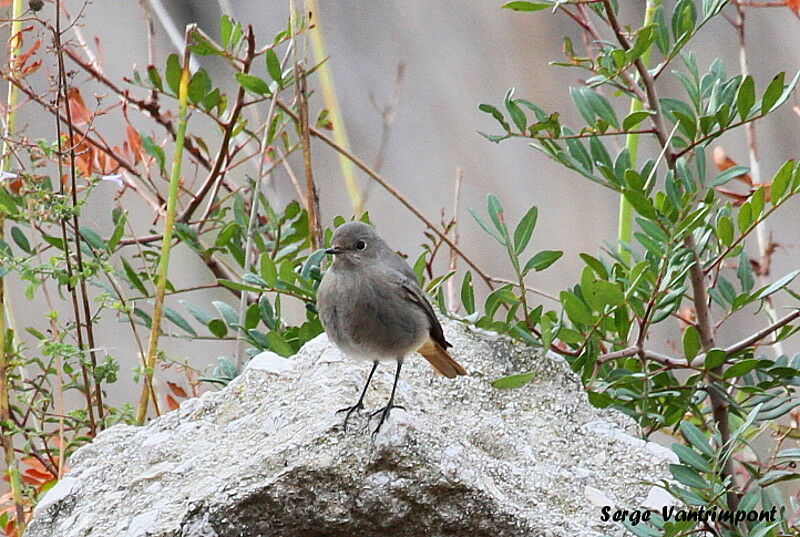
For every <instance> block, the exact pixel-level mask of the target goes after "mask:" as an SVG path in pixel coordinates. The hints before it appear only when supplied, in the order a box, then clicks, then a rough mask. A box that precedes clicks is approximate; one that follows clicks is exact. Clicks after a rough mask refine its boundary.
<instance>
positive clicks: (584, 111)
mask: <svg viewBox="0 0 800 537" xmlns="http://www.w3.org/2000/svg"><path fill="white" fill-rule="evenodd" d="M569 95H570V97H572V102H574V103H575V108H577V109H578V112H580V114H581V116H582V117H583V119H584V120H585V121H586V123H588V124H589V125H594V123H595V115H594V111H593V110H592V106H591V105H590V104H589V103H588V102H587V101H586V95H585V94H584V93H583V92H582V91H581V88H569Z"/></svg>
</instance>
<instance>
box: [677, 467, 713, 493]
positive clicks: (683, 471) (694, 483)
mask: <svg viewBox="0 0 800 537" xmlns="http://www.w3.org/2000/svg"><path fill="white" fill-rule="evenodd" d="M669 471H670V473H672V477H674V478H675V480H676V481H677V482H678V483H681V484H683V485H686V486H687V487H694V488H698V489H704V488H706V487H708V483H706V481H705V479H703V478H702V477H701V476H700V474H698V473H697V472H696V471H695V470H692V469H691V468H689V467H688V466H683V465H680V464H670V465H669Z"/></svg>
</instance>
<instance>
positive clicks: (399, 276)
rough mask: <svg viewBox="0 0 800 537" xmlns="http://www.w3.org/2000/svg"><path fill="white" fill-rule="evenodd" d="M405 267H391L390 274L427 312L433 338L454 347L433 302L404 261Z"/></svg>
mask: <svg viewBox="0 0 800 537" xmlns="http://www.w3.org/2000/svg"><path fill="white" fill-rule="evenodd" d="M403 267H404V268H405V269H406V270H397V268H395V267H393V268H392V269H390V276H391V277H392V279H394V280H395V281H396V283H397V284H398V285H399V286H400V288H401V289H402V292H403V293H404V294H405V296H406V298H408V299H409V300H410V301H411V302H413V303H415V304H416V305H418V306H419V307H420V308H422V310H423V311H424V312H425V315H426V316H427V317H428V320H429V321H430V323H431V329H430V336H431V339H432V340H433V341H435V342H436V343H438V344H439V345H440V346H441V347H442V348H444V349H447V348H448V347H452V346H453V345H452V344H450V343H449V342H448V341H447V340H446V339H445V337H444V331H443V330H442V325H441V323H439V319H438V318H437V317H436V313H435V312H434V311H433V306H431V303H430V302H429V301H428V297H426V296H425V293H424V292H423V291H422V289H420V287H419V285H418V284H417V278H416V276H415V275H414V273H413V272H412V271H411V269H410V268H409V267H408V265H406V264H405V262H404V263H403Z"/></svg>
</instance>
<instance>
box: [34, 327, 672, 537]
mask: <svg viewBox="0 0 800 537" xmlns="http://www.w3.org/2000/svg"><path fill="white" fill-rule="evenodd" d="M443 326H444V330H445V333H446V335H447V338H448V340H450V342H451V343H453V345H454V347H453V349H452V351H453V354H454V356H455V358H456V359H457V360H458V361H459V362H461V363H462V364H463V365H464V366H465V367H466V369H467V370H468V371H469V372H470V376H467V377H459V378H457V379H454V380H449V379H446V378H442V377H438V376H436V375H434V374H432V373H431V369H430V367H429V366H428V364H426V363H425V362H424V361H423V360H422V359H420V358H419V357H414V356H412V357H409V359H408V360H407V361H406V365H405V366H404V368H403V372H402V380H401V382H400V383H399V384H398V388H397V398H396V399H397V400H396V402H397V403H398V404H401V405H404V406H405V407H406V408H407V411H402V410H399V409H398V410H395V411H394V412H393V413H392V415H391V416H390V418H389V420H388V421H387V423H386V424H384V428H383V429H382V430H381V432H380V434H378V436H377V438H376V439H375V440H374V441H373V440H372V437H371V434H370V433H371V432H372V429H373V428H374V427H375V425H376V424H377V419H374V418H373V419H372V420H370V419H369V417H368V413H366V412H365V413H363V414H361V415H353V417H352V419H351V421H350V427H349V429H348V432H347V434H345V433H344V432H343V431H342V426H341V425H342V415H341V414H336V410H337V409H340V408H343V407H345V406H348V405H351V404H353V403H354V402H355V400H356V399H357V398H358V394H359V392H360V390H361V388H362V385H363V382H364V380H365V379H366V375H367V372H368V369H369V367H370V364H369V363H368V362H364V361H360V362H355V361H351V360H348V359H346V358H344V357H343V356H342V354H341V353H340V352H339V351H338V350H336V349H335V348H333V347H332V346H331V344H330V343H329V342H328V340H327V338H326V337H325V336H324V335H323V336H320V337H318V338H316V339H314V340H312V341H310V342H308V343H307V344H306V345H305V346H304V347H303V348H302V349H301V350H300V352H299V353H298V354H297V355H296V356H294V357H292V359H291V360H287V359H285V358H281V357H279V356H276V355H274V354H272V353H262V355H259V357H257V358H256V359H254V363H253V362H251V364H250V366H249V367H248V368H247V369H246V370H245V372H244V373H243V374H242V375H241V376H239V377H238V378H236V379H234V380H233V381H232V382H231V383H230V384H229V385H228V386H227V387H226V388H225V389H223V390H220V391H215V392H208V393H205V394H203V396H202V397H200V398H197V399H190V400H187V401H186V402H184V403H183V405H181V408H179V409H178V410H176V411H174V412H170V413H168V414H165V415H164V416H162V417H160V418H158V419H155V420H153V421H152V422H151V423H150V424H149V425H147V426H146V427H143V428H135V427H130V426H117V427H112V428H111V429H110V430H108V431H106V432H104V433H103V434H102V435H100V436H98V438H97V439H95V441H94V442H93V443H92V444H91V445H89V446H86V447H84V448H81V449H80V450H78V451H77V452H76V453H75V454H74V455H73V457H72V458H71V460H70V467H71V468H72V470H71V471H70V473H68V474H67V476H65V477H64V478H63V479H62V480H61V481H60V482H59V483H58V484H57V485H56V486H55V487H54V488H53V489H52V490H51V491H50V492H49V493H48V494H47V495H46V496H45V498H44V499H43V500H42V501H41V502H40V503H39V506H38V507H37V509H36V512H35V516H34V519H33V521H32V522H31V524H30V526H29V527H28V530H27V533H26V534H25V535H26V537H55V536H58V537H117V536H118V537H123V536H124V535H126V534H127V535H130V536H131V537H134V536H136V537H138V536H139V535H147V536H148V537H199V536H209V537H217V536H218V537H241V536H275V537H299V536H308V535H326V536H329V537H348V536H367V537H373V536H374V537H418V536H420V535H431V536H437V537H439V536H445V535H457V536H465V537H466V536H470V537H489V536H491V537H518V536H519V537H522V536H534V535H535V536H548V537H572V536H575V535H580V536H581V537H598V536H600V535H607V536H612V537H621V536H622V535H625V534H626V532H625V529H624V528H623V527H622V526H621V525H619V524H617V523H611V522H607V523H603V522H601V520H600V512H599V509H598V505H599V504H600V503H603V502H606V503H604V504H605V505H608V504H613V505H614V506H615V507H619V508H626V509H633V508H636V507H639V506H640V505H641V503H642V501H643V500H644V499H645V498H646V497H648V494H650V495H652V494H654V493H653V492H652V491H651V486H650V485H648V484H647V482H651V483H653V482H658V481H659V480H660V479H664V478H665V477H666V476H667V472H666V468H665V466H666V460H665V457H666V453H669V452H666V453H665V452H664V451H665V450H661V451H656V450H654V449H652V448H649V447H648V445H647V443H646V442H643V441H641V440H640V439H639V438H638V435H639V430H638V429H637V427H636V425H635V424H634V422H633V421H632V420H631V419H630V418H628V417H626V416H624V415H622V414H620V413H617V412H613V411H611V410H598V409H596V408H594V407H592V406H591V405H590V404H589V403H588V401H587V398H586V394H585V392H584V391H583V389H582V387H581V385H580V382H579V381H578V379H577V378H576V377H575V376H574V375H573V373H572V372H571V371H570V369H569V367H568V366H567V364H566V363H565V362H564V361H563V359H561V358H560V357H558V356H552V355H546V356H540V355H538V354H536V352H535V351H533V350H532V349H529V348H523V347H519V346H516V345H514V344H512V343H510V342H509V341H508V340H506V338H503V337H500V336H498V335H497V334H488V335H487V334H483V333H481V332H479V331H474V330H471V329H470V328H468V327H466V326H465V325H463V324H460V323H457V322H453V321H446V322H444V323H443ZM521 371H532V372H533V373H534V378H533V381H532V382H530V383H529V384H527V385H525V386H524V387H523V388H520V389H518V390H498V389H495V388H493V387H492V386H491V382H492V381H493V380H495V379H497V378H499V377H502V376H505V375H509V374H512V373H518V372H521ZM393 373H394V367H391V365H387V364H384V365H382V366H381V367H380V368H379V369H378V371H377V373H376V374H375V378H374V379H373V385H372V387H371V388H370V390H369V391H368V393H367V397H366V401H365V404H366V407H367V408H368V409H376V408H378V407H381V406H383V405H384V404H386V400H387V399H388V395H389V392H390V390H391V385H392V378H393ZM578 469H580V471H576V470H578ZM587 476H590V477H587ZM587 482H589V483H591V486H587ZM581 492H583V494H581ZM126 532H127V533H126Z"/></svg>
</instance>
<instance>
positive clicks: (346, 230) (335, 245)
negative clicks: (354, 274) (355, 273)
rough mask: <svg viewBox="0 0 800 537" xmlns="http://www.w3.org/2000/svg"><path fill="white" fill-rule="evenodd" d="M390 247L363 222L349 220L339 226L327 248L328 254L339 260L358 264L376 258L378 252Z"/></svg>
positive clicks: (344, 262) (347, 263)
mask: <svg viewBox="0 0 800 537" xmlns="http://www.w3.org/2000/svg"><path fill="white" fill-rule="evenodd" d="M385 248H388V247H387V246H386V243H385V242H384V241H383V239H381V238H380V236H378V234H377V233H375V230H374V229H372V228H371V227H370V226H368V225H367V224H364V223H363V222H348V223H347V224H344V225H341V226H339V227H338V228H337V229H336V231H335V232H334V234H333V238H332V239H331V247H330V248H328V249H327V250H325V253H326V254H330V255H333V256H335V257H336V259H337V262H336V264H339V261H338V260H341V263H343V264H346V265H356V264H359V263H363V262H368V261H370V260H374V259H376V258H377V257H378V254H380V252H381V251H382V250H383V249H385Z"/></svg>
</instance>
